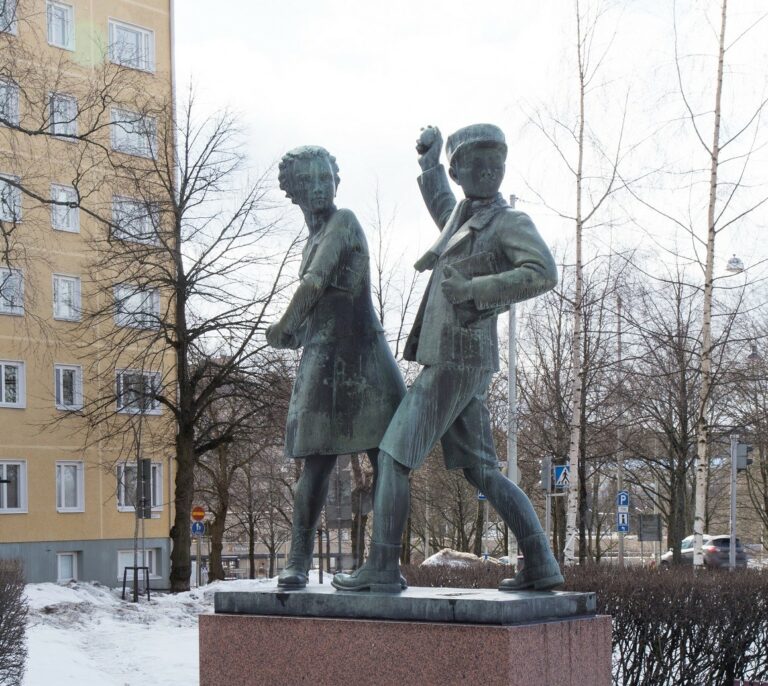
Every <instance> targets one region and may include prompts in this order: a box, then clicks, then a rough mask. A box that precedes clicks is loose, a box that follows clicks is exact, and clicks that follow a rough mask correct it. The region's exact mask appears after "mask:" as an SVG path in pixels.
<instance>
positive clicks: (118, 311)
mask: <svg viewBox="0 0 768 686" xmlns="http://www.w3.org/2000/svg"><path fill="white" fill-rule="evenodd" d="M115 323H116V324H117V325H118V326H132V327H134V328H136V329H157V328H160V292H159V291H158V290H157V288H144V289H142V288H139V287H138V286H129V285H127V284H122V285H120V286H115Z"/></svg>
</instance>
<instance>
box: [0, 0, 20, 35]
mask: <svg viewBox="0 0 768 686" xmlns="http://www.w3.org/2000/svg"><path fill="white" fill-rule="evenodd" d="M17 4H18V0H0V31H1V32H3V33H13V34H15V33H16V5H17Z"/></svg>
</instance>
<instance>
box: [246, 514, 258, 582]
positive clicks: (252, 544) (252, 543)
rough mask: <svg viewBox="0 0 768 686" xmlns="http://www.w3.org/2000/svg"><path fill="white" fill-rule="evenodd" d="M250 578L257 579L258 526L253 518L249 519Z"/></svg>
mask: <svg viewBox="0 0 768 686" xmlns="http://www.w3.org/2000/svg"><path fill="white" fill-rule="evenodd" d="M248 578H249V579H255V578H256V526H255V524H254V521H253V517H248Z"/></svg>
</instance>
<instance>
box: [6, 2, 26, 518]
mask: <svg viewBox="0 0 768 686" xmlns="http://www.w3.org/2000/svg"><path fill="white" fill-rule="evenodd" d="M1 1H2V0H0V2H1ZM26 511H27V463H26V462H24V461H23V460H0V514H12V513H15V512H26Z"/></svg>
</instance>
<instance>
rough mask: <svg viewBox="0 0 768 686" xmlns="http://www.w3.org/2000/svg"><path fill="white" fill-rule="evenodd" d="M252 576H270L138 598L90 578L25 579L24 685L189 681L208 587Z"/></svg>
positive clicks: (232, 586) (237, 585) (162, 685)
mask: <svg viewBox="0 0 768 686" xmlns="http://www.w3.org/2000/svg"><path fill="white" fill-rule="evenodd" d="M260 583H270V582H259V581H225V582H218V583H214V584H210V585H209V586H204V587H202V588H200V589H197V590H193V591H191V592H189V593H180V594H178V595H170V594H152V600H151V601H147V598H146V595H145V596H144V597H143V598H142V599H141V601H140V602H139V603H138V604H135V603H130V602H125V601H122V600H121V599H120V592H119V591H117V590H114V589H109V588H107V587H105V586H100V585H98V584H87V583H79V582H78V583H71V584H69V585H66V586H60V585H57V584H29V585H27V587H26V594H27V598H28V599H29V621H28V629H27V645H28V650H29V656H28V660H27V672H26V676H25V679H24V686H51V685H52V684H56V685H57V686H70V685H71V686H75V685H77V686H134V684H135V685H137V686H139V685H141V686H144V685H146V684H155V685H156V686H175V685H176V684H178V685H179V686H182V685H183V686H196V685H197V684H198V681H199V679H198V634H197V616H198V615H199V614H200V613H203V612H212V611H213V594H214V593H215V592H216V591H219V590H222V589H228V590H236V589H237V590H242V589H244V588H249V587H252V586H253V585H254V584H257V585H258V584H260ZM271 583H274V581H273V582H271Z"/></svg>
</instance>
